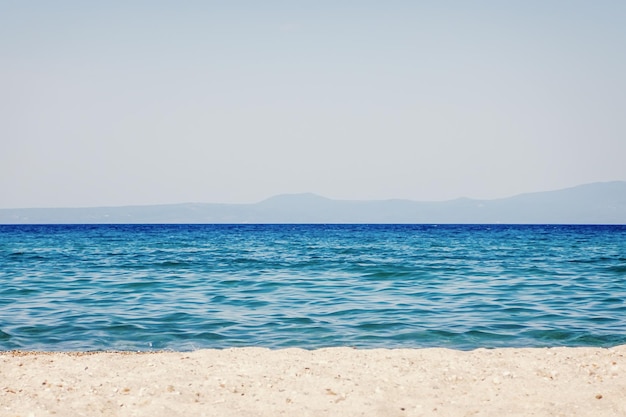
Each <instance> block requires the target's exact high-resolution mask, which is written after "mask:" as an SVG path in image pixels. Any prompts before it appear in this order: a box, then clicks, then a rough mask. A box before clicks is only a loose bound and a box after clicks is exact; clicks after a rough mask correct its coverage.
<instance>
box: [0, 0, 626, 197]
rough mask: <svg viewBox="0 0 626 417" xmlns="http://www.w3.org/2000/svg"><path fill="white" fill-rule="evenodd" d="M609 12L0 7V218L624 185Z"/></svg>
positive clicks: (602, 6) (427, 6)
mask: <svg viewBox="0 0 626 417" xmlns="http://www.w3.org/2000/svg"><path fill="white" fill-rule="evenodd" d="M624 22H626V2H625V1H623V0H617V1H602V0H599V1H593V2H591V1H577V0H568V1H559V0H548V1H546V0H541V1H536V0H529V1H481V0H477V1H471V2H470V1H447V0H440V1H417V0H415V1H394V0H390V1H385V2H381V1H367V0H363V1H341V0H335V1H325V0H315V1H313V0H311V1H306V0H301V1H298V0H292V1H274V0H268V1H262V2H261V1H237V0H233V1H220V2H216V1H192V0H190V1H139V0H137V1H115V0H113V1H103V2H85V1H64V0H59V1H54V2H52V1H47V0H39V1H38V0H33V1H27V2H26V1H20V0H17V1H12V0H0V208H22V207H85V206H119V205H137V204H164V203H183V202H207V203H211V202H223V203H253V202H257V201H261V200H263V199H265V198H268V197H270V196H273V195H276V194H283V193H302V192H312V193H316V194H320V195H323V196H326V197H329V198H335V199H349V200H366V199H389V198H401V199H411V200H418V201H430V200H448V199H454V198H458V197H470V198H479V199H493V198H502V197H508V196H512V195H516V194H520V193H525V192H534V191H545V190H554V189H560V188H566V187H571V186H575V185H579V184H584V183H590V182H596V181H611V180H626V162H625V160H626V76H625V75H624V74H626V53H625V51H626V25H625V24H624Z"/></svg>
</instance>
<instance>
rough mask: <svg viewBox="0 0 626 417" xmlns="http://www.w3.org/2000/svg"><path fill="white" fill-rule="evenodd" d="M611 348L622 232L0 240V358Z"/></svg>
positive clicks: (67, 230)
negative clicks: (27, 354) (18, 354)
mask: <svg viewBox="0 0 626 417" xmlns="http://www.w3.org/2000/svg"><path fill="white" fill-rule="evenodd" d="M619 344H626V226H553V225H549V226H527V225H524V226H511V225H438V226H437V225H37V226H34V225H33V226H27V225H10V226H9V225H5V226H0V350H12V349H22V350H50V351H78V350H80V351H84V350H109V349H115V350H141V351H146V350H160V349H166V350H175V351H186V350H194V349H200V348H229V347H241V346H262V347H269V348H285V347H301V348H306V349H312V348H320V347H330V346H354V347H358V348H378V347H385V348H398V347H410V348H420V347H448V348H455V349H474V348H479V347H485V348H490V347H538V346H604V347H609V346H614V345H619Z"/></svg>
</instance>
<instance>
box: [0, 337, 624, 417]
mask: <svg viewBox="0 0 626 417" xmlns="http://www.w3.org/2000/svg"><path fill="white" fill-rule="evenodd" d="M624 398H626V345H622V346H616V347H612V348H588V347H584V348H580V347H576V348H569V347H556V348H499V349H476V350H472V351H457V350H450V349H443V348H426V349H353V348H347V347H342V348H325V349H319V350H303V349H293V348H292V349H281V350H269V349H265V348H232V349H223V350H197V351H192V352H138V353H135V352H29V351H4V352H0V416H37V417H38V416H47V415H89V416H113V415H115V416H137V415H139V416H143V415H146V416H148V415H150V416H172V415H180V416H183V415H196V416H202V415H206V416H214V415H215V416H217V415H220V416H246V415H249V416H276V415H298V416H323V415H349V416H353V415H377V416H427V415H438V416H439V415H440V416H474V415H476V416H502V415H507V416H512V415H519V416H522V415H534V416H555V415H567V416H589V415H594V416H621V415H626V402H625V401H624Z"/></svg>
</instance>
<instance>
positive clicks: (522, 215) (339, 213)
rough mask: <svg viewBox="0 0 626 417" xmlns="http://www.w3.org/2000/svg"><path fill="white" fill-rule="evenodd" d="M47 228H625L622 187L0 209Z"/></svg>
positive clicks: (11, 219) (625, 188)
mask: <svg viewBox="0 0 626 417" xmlns="http://www.w3.org/2000/svg"><path fill="white" fill-rule="evenodd" d="M54 223H58V224H68V223H77V224H79V223H80V224H96V223H416V224H419V223H425V224H432V223H475V224H488V223H508V224H626V181H613V182H602V183H593V184H586V185H580V186H577V187H572V188H567V189H562V190H557V191H546V192H538V193H528V194H520V195H517V196H514V197H509V198H502V199H495V200H474V199H468V198H460V199H456V200H450V201H443V202H419V201H411V200H373V201H353V200H332V199H328V198H325V197H321V196H318V195H315V194H286V195H279V196H275V197H271V198H268V199H267V200H263V201H261V202H259V203H255V204H202V203H188V204H168V205H153V206H127V207H93V208H24V209H0V224H54Z"/></svg>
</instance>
